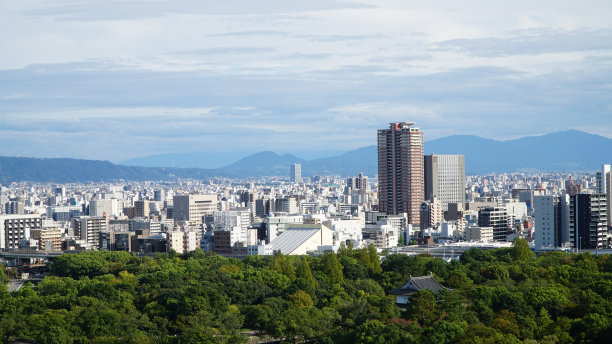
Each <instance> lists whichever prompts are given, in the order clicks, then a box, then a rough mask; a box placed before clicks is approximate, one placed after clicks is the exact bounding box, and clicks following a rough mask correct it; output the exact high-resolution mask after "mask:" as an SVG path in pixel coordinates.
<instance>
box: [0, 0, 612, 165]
mask: <svg viewBox="0 0 612 344" xmlns="http://www.w3.org/2000/svg"><path fill="white" fill-rule="evenodd" d="M610 18H612V2H611V1H610V0H601V1H599V0H593V1H591V0H579V1H564V0H538V1H533V0H528V1H524V0H513V1H507V0H504V1H494V0H463V1H452V0H446V1H438V0H429V1H409V0H397V1H395V0H376V1H370V0H346V1H330V0H308V1H304V0H300V1H292V0H258V1H253V0H224V1H218V0H215V1H210V0H197V1H195V0H193V1H187V0H147V1H145V0H106V1H99V0H79V1H76V0H61V1H50V0H41V1H35V0H32V1H30V0H24V1H2V2H0V155H11V156H33V157H75V158H88V159H106V160H111V161H114V162H119V161H123V160H126V159H130V158H134V157H141V156H146V155H151V154H156V153H178V152H204V153H205V152H211V151H216V152H226V153H227V154H234V155H235V154H244V155H246V154H249V153H253V152H257V151H261V150H272V151H276V152H279V153H288V152H290V153H295V154H296V155H298V156H302V157H304V158H312V157H320V156H327V155H332V154H335V153H338V152H343V151H347V150H351V149H354V148H358V147H362V146H366V145H372V144H375V139H376V129H377V128H383V127H386V126H387V123H388V122H392V121H414V122H417V124H418V126H419V127H420V128H421V129H422V130H423V131H424V132H425V139H426V141H427V140H432V139H435V138H440V137H444V136H448V135H455V134H474V135H480V136H483V137H487V138H496V139H509V138H517V137H522V136H526V135H539V134H545V133H549V132H553V131H559V130H566V129H579V130H584V131H588V132H592V133H597V134H600V135H603V136H607V137H612V20H610Z"/></svg>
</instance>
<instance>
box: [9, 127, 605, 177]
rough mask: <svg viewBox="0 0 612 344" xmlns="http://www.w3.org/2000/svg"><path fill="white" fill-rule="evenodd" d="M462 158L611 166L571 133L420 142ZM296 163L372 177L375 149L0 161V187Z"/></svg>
mask: <svg viewBox="0 0 612 344" xmlns="http://www.w3.org/2000/svg"><path fill="white" fill-rule="evenodd" d="M432 153H435V154H463V155H465V157H466V169H467V173H468V174H476V173H488V172H498V173H499V172H510V171H536V170H539V171H593V170H597V169H599V168H600V167H601V165H602V164H604V163H609V162H612V156H611V155H612V140H611V139H608V138H605V137H602V136H599V135H594V134H589V133H585V132H581V131H577V130H568V131H562V132H557V133H552V134H547V135H542V136H530V137H524V138H520V139H516V140H508V141H496V140H491V139H484V138H481V137H478V136H470V135H456V136H449V137H445V138H441V139H437V140H433V141H429V142H425V154H432ZM293 163H300V164H302V175H303V176H311V175H331V174H339V175H342V176H354V175H357V174H358V173H359V172H363V173H365V174H366V175H368V176H372V177H373V176H375V175H376V173H377V149H376V146H367V147H362V148H359V149H355V150H352V151H349V152H346V153H344V154H341V155H338V156H333V157H329V158H322V159H315V160H304V159H300V158H298V157H296V156H294V155H291V154H284V155H279V154H276V153H274V152H260V153H256V154H253V155H250V156H247V157H245V158H242V159H240V160H238V161H235V162H233V163H231V164H229V165H226V166H224V167H221V168H216V169H199V168H168V167H138V166H124V165H115V164H112V163H110V162H108V161H96V160H79V159H37V158H16V157H0V183H10V182H13V181H35V182H57V183H66V182H86V181H109V180H117V179H125V180H173V179H176V178H196V179H198V178H209V177H232V178H243V177H260V176H288V175H289V166H290V165H291V164H293Z"/></svg>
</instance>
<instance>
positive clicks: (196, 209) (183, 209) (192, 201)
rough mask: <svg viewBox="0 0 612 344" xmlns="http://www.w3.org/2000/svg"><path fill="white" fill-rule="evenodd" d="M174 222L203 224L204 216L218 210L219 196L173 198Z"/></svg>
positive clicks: (178, 196)
mask: <svg viewBox="0 0 612 344" xmlns="http://www.w3.org/2000/svg"><path fill="white" fill-rule="evenodd" d="M173 204H174V210H173V215H172V217H173V218H174V222H181V221H189V222H194V223H203V217H204V215H209V214H212V213H213V212H214V211H216V210H217V207H218V200H217V195H214V194H209V195H176V196H174V197H173Z"/></svg>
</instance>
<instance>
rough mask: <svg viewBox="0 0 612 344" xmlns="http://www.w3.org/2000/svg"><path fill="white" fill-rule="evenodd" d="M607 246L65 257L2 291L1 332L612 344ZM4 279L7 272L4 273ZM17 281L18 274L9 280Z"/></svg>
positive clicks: (125, 339)
mask: <svg viewBox="0 0 612 344" xmlns="http://www.w3.org/2000/svg"><path fill="white" fill-rule="evenodd" d="M429 272H432V273H433V275H434V276H435V278H436V279H437V280H438V281H439V282H440V283H441V284H443V285H444V286H445V287H448V288H451V289H452V290H445V291H442V292H440V293H439V294H433V293H431V292H429V291H419V292H417V293H416V294H415V295H413V296H412V297H411V301H410V303H409V304H408V306H407V307H406V308H405V309H400V308H399V307H398V306H397V305H396V303H395V297H393V296H390V295H389V294H388V292H389V291H390V290H393V289H396V288H399V287H401V286H402V285H403V284H404V283H406V281H407V280H408V279H409V278H410V276H422V275H426V274H428V273H429ZM611 276H612V260H611V259H610V256H609V255H600V256H596V255H590V254H566V253H561V252H551V253H547V254H542V255H539V256H538V257H535V256H534V255H533V254H532V253H531V251H530V250H529V248H528V247H527V245H526V242H524V240H517V241H516V242H515V244H514V245H513V247H512V248H503V249H495V250H481V249H478V248H472V249H470V250H468V251H466V252H465V253H463V254H462V255H461V257H460V259H459V260H453V261H451V262H450V263H447V262H445V261H444V260H442V259H439V258H433V257H431V256H428V255H419V256H406V255H398V254H393V255H388V256H385V257H383V259H382V262H381V259H380V258H379V256H378V254H377V253H376V250H375V249H374V247H373V246H370V247H369V248H364V249H353V248H352V247H345V246H344V245H343V246H342V247H341V248H340V250H339V251H338V253H337V254H336V253H326V254H324V255H322V256H320V257H311V256H301V257H298V256H285V255H283V254H282V253H278V254H276V255H274V256H250V257H248V258H246V259H244V260H238V259H234V258H224V257H221V256H216V255H213V254H205V253H204V252H202V251H201V250H197V251H194V252H191V253H187V254H184V255H178V254H176V253H174V252H173V253H170V254H162V255H159V256H157V257H155V258H150V257H144V258H140V257H135V256H133V255H131V254H129V253H127V252H85V253H80V254H73V255H63V256H61V257H58V258H55V260H54V262H53V264H52V265H51V268H50V275H49V276H48V277H46V278H45V279H44V280H43V281H42V282H40V283H39V284H37V285H32V284H28V285H25V286H24V287H22V288H21V289H20V290H19V291H17V292H12V293H9V292H8V291H7V288H6V286H5V284H4V283H3V284H2V285H4V287H2V289H1V290H0V338H1V339H2V341H3V342H5V343H9V342H11V341H12V340H14V339H15V338H23V339H31V340H35V341H36V342H38V343H243V342H247V341H248V337H249V336H255V337H258V338H259V339H260V340H266V339H267V340H269V341H277V342H288V343H381V344H382V343H466V344H467V343H530V344H531V343H533V344H535V343H605V342H612V320H611V319H612V316H611V312H612V279H611V278H610V277H611ZM2 279H3V280H5V277H4V276H2ZM5 282H6V281H5Z"/></svg>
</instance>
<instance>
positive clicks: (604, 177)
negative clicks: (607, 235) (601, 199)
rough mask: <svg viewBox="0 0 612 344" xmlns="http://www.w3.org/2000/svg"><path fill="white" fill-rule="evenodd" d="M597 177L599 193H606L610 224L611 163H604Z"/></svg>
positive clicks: (611, 216)
mask: <svg viewBox="0 0 612 344" xmlns="http://www.w3.org/2000/svg"><path fill="white" fill-rule="evenodd" d="M596 179H597V189H598V190H599V193H601V194H604V195H606V202H607V206H608V207H607V215H608V224H610V223H612V173H611V168H610V165H608V164H605V165H603V166H602V167H601V172H597V175H596Z"/></svg>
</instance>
